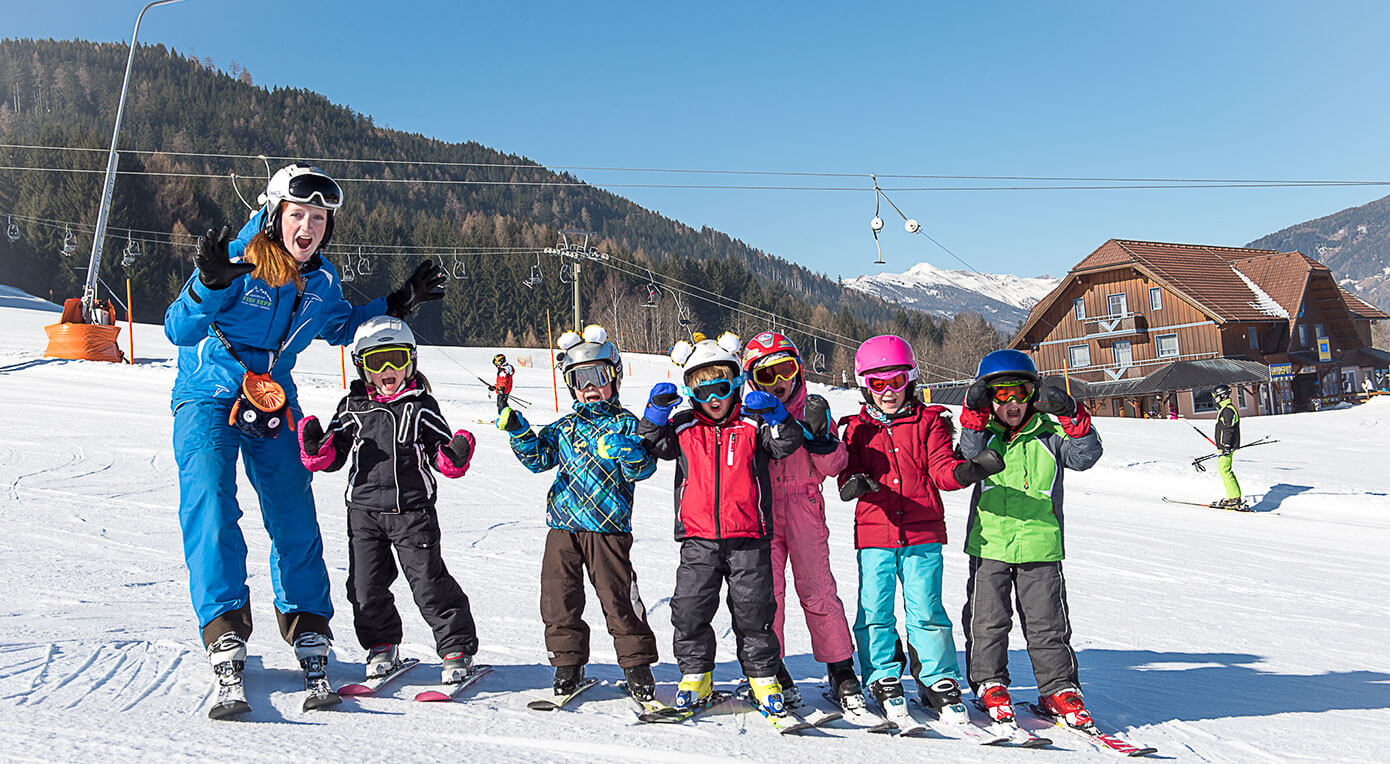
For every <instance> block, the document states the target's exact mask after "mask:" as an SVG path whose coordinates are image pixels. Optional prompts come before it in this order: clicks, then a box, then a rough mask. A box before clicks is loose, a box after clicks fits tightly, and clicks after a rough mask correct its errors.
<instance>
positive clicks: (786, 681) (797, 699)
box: [777, 665, 801, 708]
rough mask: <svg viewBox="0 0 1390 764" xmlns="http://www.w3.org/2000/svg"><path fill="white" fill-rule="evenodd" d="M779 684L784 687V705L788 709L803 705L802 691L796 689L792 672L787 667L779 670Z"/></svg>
mask: <svg viewBox="0 0 1390 764" xmlns="http://www.w3.org/2000/svg"><path fill="white" fill-rule="evenodd" d="M777 684H778V685H780V686H781V687H782V703H783V704H784V705H785V706H786V707H787V708H797V707H798V706H800V705H801V690H798V689H796V682H794V681H792V675H791V672H790V671H787V667H786V666H785V665H783V666H782V668H780V669H777Z"/></svg>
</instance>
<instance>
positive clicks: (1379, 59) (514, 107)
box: [0, 0, 1390, 277]
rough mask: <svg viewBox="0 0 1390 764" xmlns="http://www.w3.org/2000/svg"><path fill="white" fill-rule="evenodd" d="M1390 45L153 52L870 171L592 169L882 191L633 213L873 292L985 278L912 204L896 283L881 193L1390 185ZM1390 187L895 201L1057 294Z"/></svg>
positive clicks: (222, 15) (542, 150)
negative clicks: (1164, 249) (1125, 252)
mask: <svg viewBox="0 0 1390 764" xmlns="http://www.w3.org/2000/svg"><path fill="white" fill-rule="evenodd" d="M5 5H7V6H9V7H7V8H5V9H4V11H3V13H2V14H0V15H2V16H3V18H4V23H3V31H0V34H3V35H4V36H7V37H39V38H47V37H52V38H56V39H73V38H81V39H91V40H105V41H113V40H126V41H128V40H129V38H130V32H131V27H132V25H133V23H134V19H135V15H136V14H137V13H138V12H139V9H140V7H141V6H142V5H143V3H141V2H138V1H137V2H126V0H120V1H118V2H90V1H89V2H70V1H69V0H46V1H45V2H43V3H18V2H15V0H8V1H7V2H6V3H5ZM1387 28H1390V3H1380V2H1329V3H1317V4H1314V3H1295V2H1282V1H1279V0H1264V1H1263V2H1220V3H1212V2H1165V3H1128V2H1100V1H1099V0H1097V1H1096V2H1049V3H1021V2H1020V3H1006V2H995V3H905V4H888V3H881V4H874V5H872V6H866V5H865V4H860V3H848V2H846V3H829V2H799V3H774V2H765V3H757V2H730V3H725V2H717V1H715V0H710V1H708V2H702V3H689V4H679V5H678V4H665V3H650V2H642V3H636V2H633V3H628V2H616V1H615V2H605V3H576V2H568V3H559V2H555V3H551V2H508V3H488V4H472V3H446V2H414V3H413V2H395V3H378V2H360V1H354V0H344V1H343V2H336V3H312V2H311V3H284V2H281V3H272V2H258V1H252V2H248V1H242V2H236V3H226V2H213V1H212V0H185V1H184V2H182V3H178V4H175V5H170V6H166V7H160V8H156V9H154V10H152V11H150V12H149V14H147V15H146V17H145V21H144V24H143V26H142V29H141V35H140V39H141V41H142V42H161V43H164V44H166V45H169V46H172V47H174V48H175V49H177V50H179V51H181V52H184V53H196V54H197V55H198V56H199V57H211V58H213V59H214V60H215V61H216V63H217V64H218V66H219V67H221V68H224V69H226V68H228V67H229V65H230V64H231V62H232V61H236V62H237V63H238V64H240V65H241V66H243V67H245V68H246V69H248V70H249V71H250V72H251V75H252V77H253V78H254V80H255V82H256V84H258V85H265V86H270V85H289V86H294V87H302V88H308V89H310V90H314V91H317V92H320V93H323V94H324V95H326V96H327V97H328V98H330V99H331V100H333V101H335V102H337V103H341V104H344V105H347V106H349V107H351V108H353V109H356V110H358V111H360V112H364V113H367V114H370V115H372V116H373V118H374V119H375V120H376V121H377V123H378V124H382V125H386V126H389V127H393V128H397V129H402V130H408V131H412V132H418V133H422V134H425V135H428V136H431V137H435V138H439V139H442V140H449V141H463V140H475V141H478V142H481V143H483V144H485V145H488V146H491V147H494V148H497V149H501V150H504V151H507V152H511V153H517V154H522V155H525V156H527V157H529V158H531V159H534V160H536V161H538V162H541V163H543V164H546V165H550V166H581V165H582V166H606V167H645V168H691V169H702V170H768V171H803V172H804V171H817V172H839V173H855V174H858V175H859V177H853V178H815V177H782V176H775V177H768V176H739V175H712V176H711V175H697V176H690V175H665V174H650V173H611V172H597V171H579V172H576V174H577V175H578V176H579V177H581V178H583V179H585V180H588V181H590V182H593V183H595V184H596V185H604V184H605V183H656V184H673V183H674V184H688V183H695V184H715V185H725V186H727V185H796V186H806V185H831V186H851V187H855V188H861V187H862V188H863V190H862V191H838V192H829V191H804V190H798V191H785V190H783V191H747V190H728V189H720V190H676V189H632V188H615V189H614V190H615V191H616V192H617V193H620V194H622V195H623V196H627V197H629V198H631V199H633V200H634V201H636V202H638V203H639V204H642V205H644V206H646V207H649V208H652V209H655V210H657V211H659V212H661V213H663V214H665V215H668V216H671V217H674V218H677V219H679V220H681V221H683V222H686V223H688V224H690V225H693V226H696V227H698V226H701V225H709V226H712V227H714V228H718V229H720V230H723V231H725V232H727V233H729V234H731V235H733V236H735V237H737V238H740V239H742V240H744V241H746V242H748V243H749V244H752V245H754V246H757V247H760V248H763V249H765V250H767V251H769V252H771V253H773V254H776V255H778V256H781V257H784V258H786V259H788V260H792V261H795V262H798V263H801V264H803V265H806V266H808V267H810V268H812V269H813V270H817V271H820V272H824V273H827V274H829V275H831V276H832V277H833V276H836V275H842V276H845V277H851V276H856V275H860V274H862V273H876V272H878V271H880V270H892V271H901V270H905V269H906V268H908V267H910V266H911V265H912V264H914V263H917V262H920V261H928V262H931V263H933V264H935V265H938V266H942V267H952V268H956V267H962V266H961V265H960V263H959V262H958V261H956V260H955V259H953V258H952V257H950V256H949V255H947V254H946V253H945V252H943V251H942V250H940V249H938V248H937V247H935V246H934V245H932V243H931V242H929V241H928V240H926V239H925V238H923V237H921V236H909V235H907V234H906V233H905V232H904V231H903V229H902V222H901V219H900V218H898V217H897V216H896V214H894V213H893V212H892V210H891V209H888V208H887V206H886V205H885V206H884V209H883V212H882V214H883V216H884V218H885V220H886V221H887V223H888V225H887V228H886V229H885V231H884V233H883V234H882V243H883V255H884V258H885V260H886V261H887V265H885V266H876V265H874V263H873V260H874V256H875V254H874V244H873V238H872V236H871V235H870V232H869V226H868V221H869V219H870V218H871V217H873V213H874V194H873V192H872V190H871V188H872V186H871V185H870V182H869V180H868V177H867V175H868V173H871V172H877V173H882V174H894V173H897V174H931V175H1000V176H1068V177H1070V176H1087V177H1161V178H1234V179H1294V180H1304V179H1314V180H1385V179H1390V171H1387V169H1386V167H1387V159H1388V158H1390V156H1387V155H1390V149H1387V136H1390V129H1388V128H1390V99H1386V98H1385V97H1384V93H1385V84H1384V82H1385V75H1386V74H1387V72H1388V71H1390V67H1387V62H1388V61H1390V46H1386V45H1385V43H1384V31H1385V29H1387ZM135 77H137V78H138V77H139V72H138V70H137V71H136V73H135ZM126 118H127V119H133V118H136V116H135V115H133V114H127V117H126ZM137 148H157V147H148V146H141V147H137ZM279 151H280V149H279V147H276V146H267V147H266V153H279ZM880 182H881V184H882V185H883V186H884V187H885V188H890V187H893V186H897V187H904V186H961V185H971V184H970V183H969V182H966V181H948V180H904V179H887V178H884V179H881V181H880ZM975 185H980V184H979V183H976V184H975ZM988 185H1019V184H1018V183H1016V182H1011V181H1009V182H990V183H988ZM1387 193H1390V189H1387V188H1386V187H1383V186H1359V187H1341V188H1325V187H1324V188H1259V189H1192V190H1177V189H1161V190H1122V191H1116V190H1109V191H911V192H909V191H902V192H894V191H888V194H889V196H890V197H891V198H892V199H893V200H894V201H895V202H897V204H898V206H899V207H901V208H902V209H903V211H904V212H905V213H907V215H908V216H910V217H914V218H917V219H918V220H920V221H921V223H922V226H923V230H924V231H925V232H927V233H929V234H930V235H931V236H932V237H933V238H934V239H936V240H937V241H939V242H941V243H942V244H944V245H945V246H946V247H948V248H950V249H951V251H953V252H954V253H956V254H957V255H959V256H960V257H961V258H962V259H964V260H965V261H966V262H968V263H969V264H970V265H971V266H973V267H974V268H976V269H978V270H981V271H986V272H1012V273H1017V274H1019V275H1025V276H1031V275H1038V274H1041V273H1051V274H1053V275H1060V274H1061V273H1064V272H1065V271H1066V270H1067V269H1068V268H1069V267H1070V266H1071V265H1073V264H1074V263H1076V262H1077V261H1079V260H1080V259H1081V258H1082V257H1084V256H1085V255H1086V254H1088V253H1089V252H1090V251H1091V250H1093V249H1094V248H1095V247H1096V246H1098V245H1100V244H1101V243H1102V242H1103V241H1105V240H1106V239H1107V238H1111V237H1116V238H1139V239H1154V240H1162V241H1177V242H1187V243H1208V244H1220V245H1241V244H1244V243H1245V242H1247V241H1250V240H1252V239H1254V238H1257V237H1259V236H1262V235H1264V234H1267V233H1271V232H1273V231H1275V230H1278V229H1280V228H1283V227H1285V226H1288V225H1291V224H1293V223H1296V222H1299V221H1302V220H1305V219H1308V218H1312V217H1318V216H1321V215H1325V214H1329V213H1332V212H1335V211H1337V210H1340V209H1343V208H1345V207H1349V206H1353V205H1357V204H1363V203H1365V202H1368V201H1371V200H1373V199H1376V198H1379V197H1381V196H1384V195H1385V194H1387Z"/></svg>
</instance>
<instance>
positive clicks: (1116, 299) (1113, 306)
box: [1105, 292, 1129, 316]
mask: <svg viewBox="0 0 1390 764" xmlns="http://www.w3.org/2000/svg"><path fill="white" fill-rule="evenodd" d="M1105 304H1106V307H1108V308H1109V309H1110V315H1111V316H1123V315H1124V314H1126V313H1128V312H1129V305H1128V301H1127V300H1125V293H1124V292H1121V293H1119V294H1112V295H1107V296H1106V298H1105Z"/></svg>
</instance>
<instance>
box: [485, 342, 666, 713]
mask: <svg viewBox="0 0 1390 764" xmlns="http://www.w3.org/2000/svg"><path fill="white" fill-rule="evenodd" d="M558 344H559V346H560V349H561V350H562V351H564V352H563V353H562V355H561V356H560V358H561V360H560V367H561V370H562V372H563V373H564V377H565V385H566V386H567V387H568V388H569V391H570V395H571V396H572V397H573V398H574V413H573V414H568V415H566V416H564V417H561V418H560V420H559V421H557V422H555V423H553V424H550V425H547V426H545V427H543V428H541V430H540V432H539V433H536V432H533V431H532V430H531V427H530V425H528V424H527V422H526V420H525V419H524V418H523V417H522V415H521V413H520V412H518V411H517V410H515V409H513V408H510V407H508V408H504V409H503V410H502V413H501V414H500V415H499V416H498V418H497V427H498V428H499V429H502V430H505V431H507V433H508V434H509V435H511V445H512V451H513V452H515V453H516V456H517V458H518V459H520V460H521V463H522V464H524V465H525V466H526V468H527V469H529V470H531V471H532V472H545V471H546V470H549V469H551V468H554V467H558V468H559V472H558V473H557V474H556V476H555V482H554V483H553V484H552V485H551V487H550V494H549V496H548V497H547V499H546V505H547V506H546V522H547V524H548V525H549V526H550V532H549V533H548V534H547V535H546V538H545V553H544V556H543V557H542V559H541V620H542V621H544V622H545V646H546V650H547V651H548V652H549V653H550V664H551V665H552V666H554V667H555V686H554V689H555V694H556V695H568V694H569V693H571V692H573V691H574V690H575V689H577V688H578V687H579V686H580V684H581V683H582V682H583V680H584V664H586V663H588V661H589V626H588V624H586V623H585V622H584V619H583V617H582V614H583V612H584V567H585V566H588V568H589V579H590V580H591V581H592V582H593V585H594V591H595V593H596V594H597V595H598V600H599V604H600V605H602V606H603V613H604V616H605V617H606V619H607V621H608V633H609V634H610V635H612V637H613V646H614V648H615V649H616V650H617V653H618V665H620V666H622V668H623V672H624V674H625V675H626V678H627V688H628V692H630V693H631V694H632V695H633V697H635V698H637V699H638V700H651V699H652V698H653V696H654V692H655V682H654V680H653V678H652V670H651V666H652V664H653V663H656V661H657V652H656V636H655V635H654V634H653V633H652V629H651V627H650V626H649V625H647V614H646V607H645V606H643V604H642V599H641V597H639V596H638V593H637V574H636V573H635V572H634V571H633V569H632V559H631V553H632V495H633V484H634V483H636V482H637V481H638V480H645V479H646V478H648V477H651V475H652V474H653V473H654V472H656V460H655V459H653V458H652V456H651V455H650V454H648V453H647V451H646V449H644V448H643V446H642V443H641V440H640V439H639V438H638V437H637V435H636V433H637V418H636V417H635V416H633V415H632V414H631V413H630V412H628V411H627V410H626V409H624V408H623V407H622V406H621V405H620V404H619V403H618V385H619V383H620V382H621V381H622V377H623V365H622V358H621V357H620V355H619V353H618V347H617V345H615V344H614V343H613V342H612V341H611V340H609V339H608V333H607V332H606V331H605V330H604V329H603V327H601V326H598V325H595V324H590V325H589V326H588V327H586V328H585V329H584V334H583V336H582V337H581V336H580V335H579V334H578V333H576V332H566V333H565V334H563V335H561V336H560V340H559V342H558Z"/></svg>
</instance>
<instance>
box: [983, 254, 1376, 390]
mask: <svg viewBox="0 0 1390 764" xmlns="http://www.w3.org/2000/svg"><path fill="white" fill-rule="evenodd" d="M1385 319H1390V315H1387V314H1386V313H1384V312H1383V311H1381V310H1379V309H1377V308H1375V307H1374V306H1372V305H1370V304H1368V303H1366V302H1364V301H1363V300H1360V299H1358V298H1357V297H1355V296H1354V295H1352V294H1350V293H1348V292H1347V291H1346V290H1344V289H1342V288H1341V287H1340V286H1339V285H1338V284H1337V282H1336V279H1334V278H1333V276H1332V273H1331V271H1330V270H1328V268H1327V267H1326V266H1324V265H1323V264H1321V263H1319V262H1317V261H1316V260H1313V259H1312V258H1310V257H1307V256H1306V255H1303V254H1300V253H1298V252H1277V251H1275V250H1270V249H1244V248H1239V247H1210V246H1203V245H1193V244H1165V243H1162V242H1151V241H1130V240H1125V239H1111V240H1109V241H1107V242H1105V243H1104V244H1102V245H1101V246H1100V247H1099V248H1097V249H1096V251H1094V252H1092V253H1091V254H1090V255H1089V256H1087V257H1086V259H1084V260H1082V261H1081V262H1080V263H1078V264H1077V265H1076V267H1074V268H1073V269H1072V270H1071V271H1070V272H1069V273H1068V274H1067V276H1066V277H1065V278H1064V279H1062V282H1061V283H1060V284H1059V285H1058V286H1057V288H1056V289H1054V290H1053V291H1052V292H1051V293H1049V294H1048V295H1047V296H1046V297H1044V298H1043V299H1042V300H1041V301H1039V302H1038V304H1037V305H1035V306H1034V307H1033V310H1032V312H1031V313H1030V314H1029V316H1028V320H1027V321H1026V322H1025V324H1024V326H1023V328H1022V329H1021V330H1020V331H1019V333H1018V335H1017V336H1016V337H1014V339H1013V341H1012V342H1011V343H1010V345H1009V347H1011V348H1015V349H1018V350H1023V351H1025V352H1027V353H1029V354H1030V355H1031V356H1032V357H1033V359H1034V361H1035V362H1036V363H1037V366H1038V370H1039V371H1040V372H1042V373H1043V374H1044V375H1047V374H1056V375H1064V376H1065V377H1066V378H1067V379H1068V381H1069V382H1070V384H1071V385H1073V390H1072V393H1073V395H1076V397H1078V398H1082V399H1085V400H1088V401H1089V404H1090V408H1091V409H1092V410H1093V411H1094V412H1095V413H1096V414H1099V415H1102V416H1104V415H1111V416H1159V417H1161V416H1170V415H1172V412H1173V411H1176V412H1177V413H1178V414H1179V415H1182V416H1186V417H1201V416H1203V415H1208V416H1214V415H1215V406H1214V404H1213V402H1212V400H1211V394H1210V390H1211V388H1212V387H1213V386H1215V385H1217V384H1221V383H1225V384H1229V385H1231V387H1232V389H1233V391H1235V392H1233V395H1232V398H1233V399H1234V400H1235V402H1236V404H1237V405H1238V407H1239V409H1240V412H1241V414H1242V415H1253V414H1265V413H1284V412H1289V411H1302V410H1311V409H1313V408H1316V407H1318V406H1320V405H1327V404H1330V403H1334V402H1336V401H1340V400H1343V399H1345V400H1355V396H1354V394H1355V392H1357V391H1359V387H1360V384H1361V380H1362V379H1363V378H1364V377H1366V376H1367V375H1372V374H1375V373H1376V372H1377V371H1380V372H1381V373H1384V371H1383V370H1385V369H1386V368H1387V366H1390V353H1386V352H1384V351H1380V350H1375V349H1373V348H1372V347H1371V329H1370V325H1371V322H1372V321H1381V320H1385Z"/></svg>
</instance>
